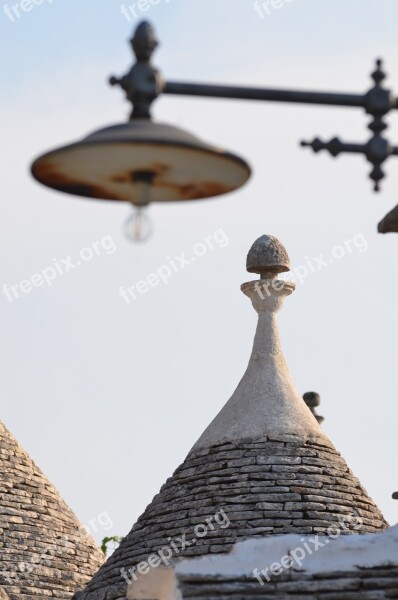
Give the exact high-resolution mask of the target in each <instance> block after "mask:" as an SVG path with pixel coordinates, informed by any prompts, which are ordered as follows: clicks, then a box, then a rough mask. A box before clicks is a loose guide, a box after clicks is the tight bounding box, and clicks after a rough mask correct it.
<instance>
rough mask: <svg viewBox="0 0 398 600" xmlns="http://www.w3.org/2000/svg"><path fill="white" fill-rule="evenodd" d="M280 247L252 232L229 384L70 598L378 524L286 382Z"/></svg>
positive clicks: (117, 592) (89, 599)
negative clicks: (240, 340)
mask: <svg viewBox="0 0 398 600" xmlns="http://www.w3.org/2000/svg"><path fill="white" fill-rule="evenodd" d="M288 268H289V259H288V256H287V253H286V250H285V249H284V247H283V246H282V245H281V244H280V242H279V241H278V240H276V239H275V238H273V237H272V236H262V237H261V238H259V240H257V242H255V244H254V246H253V247H252V249H251V250H250V252H249V255H248V270H249V271H250V272H251V273H259V274H260V275H261V279H260V280H257V281H250V282H248V283H244V284H243V285H242V291H243V293H244V294H245V295H246V296H248V297H249V298H250V299H251V302H252V304H253V307H254V308H255V310H256V312H257V313H258V325H257V331H256V335H255V339H254V345H253V351H252V354H251V357H250V361H249V365H248V367H247V370H246V373H245V374H244V376H243V378H242V380H241V382H240V384H239V385H238V387H237V389H236V391H235V392H234V394H233V395H232V397H231V398H230V400H229V401H228V402H227V404H226V405H225V406H224V407H223V409H222V410H221V411H220V413H219V414H218V415H217V416H216V417H215V419H214V420H213V421H212V423H211V424H210V425H209V427H208V428H207V429H206V430H205V432H204V433H203V435H202V436H201V437H200V439H199V440H198V441H197V442H196V444H195V445H194V446H193V448H192V450H191V451H190V452H189V454H188V456H187V458H186V459H185V461H184V463H183V464H182V465H181V466H180V467H178V469H177V470H176V471H175V473H174V474H173V476H172V477H171V478H170V479H168V480H167V482H166V483H165V484H164V486H163V487H162V488H161V490H160V492H159V494H158V495H157V496H155V498H154V499H153V501H152V502H151V504H150V505H149V506H148V507H147V509H146V510H145V512H144V513H143V515H142V516H141V517H140V518H139V519H138V521H137V523H136V524H135V525H134V527H133V529H132V530H131V532H130V533H129V534H128V536H127V537H126V538H125V539H124V541H123V542H122V544H121V545H120V547H119V548H118V549H117V550H116V552H115V553H114V554H113V555H112V556H111V557H110V559H109V560H108V561H107V563H105V565H104V566H103V567H102V568H101V569H100V571H99V572H98V573H97V575H96V576H95V577H94V578H93V579H92V581H91V582H90V583H89V585H88V586H87V587H86V589H85V590H84V592H82V593H79V594H77V595H76V598H77V599H78V600H116V599H120V598H124V597H125V596H126V591H127V585H128V582H132V581H133V580H135V577H136V574H137V573H141V574H146V573H147V572H148V571H149V570H150V569H151V568H155V567H156V566H157V565H159V562H160V561H162V563H163V564H166V562H167V561H170V560H172V559H174V558H180V557H182V556H199V555H204V554H209V553H219V552H227V551H229V550H230V549H231V548H232V545H233V544H234V543H235V542H236V541H241V540H244V539H248V538H255V537H263V536H269V535H272V534H280V533H298V534H312V533H316V534H326V533H327V532H328V528H329V527H330V526H338V527H339V528H341V532H342V533H357V532H358V517H360V522H361V529H360V531H361V533H373V532H378V531H381V530H383V529H385V528H386V527H387V526H388V525H387V523H386V521H385V520H384V518H383V515H382V514H381V512H380V510H379V509H378V507H377V506H376V505H375V503H374V502H373V500H372V499H371V498H370V497H369V496H368V494H367V492H366V491H365V489H364V488H363V487H362V485H361V484H360V482H359V481H358V479H357V478H356V477H355V476H354V475H353V473H352V472H351V470H350V469H349V468H348V466H347V464H346V462H345V460H344V459H343V458H342V457H341V456H340V454H339V453H338V451H337V450H336V449H335V448H334V446H333V445H332V443H331V442H330V440H329V439H328V438H327V436H326V435H325V434H324V432H323V431H322V429H321V427H320V426H319V424H318V422H317V420H316V418H315V417H314V415H313V414H312V413H311V410H310V409H309V408H308V407H307V406H306V404H305V402H304V400H303V399H302V397H301V395H300V394H299V393H298V391H297V390H296V389H295V387H294V385H293V383H292V381H291V377H290V374H289V372H288V369H287V366H286V363H285V359H284V357H283V354H282V351H281V347H280V342H279V334H278V327H277V323H276V312H277V311H278V310H279V309H280V308H281V306H282V303H283V301H284V298H285V297H286V296H288V295H290V294H291V293H292V292H293V291H294V285H293V284H292V283H289V282H287V281H280V280H278V279H276V276H277V274H278V273H280V272H282V271H286V270H288Z"/></svg>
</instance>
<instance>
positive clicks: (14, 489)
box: [0, 421, 103, 600]
mask: <svg viewBox="0 0 398 600" xmlns="http://www.w3.org/2000/svg"><path fill="white" fill-rule="evenodd" d="M102 563H103V554H102V553H101V551H100V550H99V549H98V547H97V546H96V544H95V542H94V540H92V538H91V537H90V536H88V535H87V533H86V531H85V529H84V528H83V526H82V525H81V524H80V523H79V521H78V519H77V518H76V517H75V515H74V514H73V512H72V511H71V509H70V508H69V507H68V506H67V505H66V504H65V502H64V501H63V500H62V498H61V497H60V495H59V494H58V492H57V490H56V489H55V488H54V486H53V485H52V484H51V483H50V482H49V481H48V479H47V478H46V477H45V475H43V473H42V472H41V471H40V469H38V467H37V466H36V465H35V464H34V462H33V461H32V460H31V459H30V458H29V456H28V454H27V453H26V452H25V451H24V450H23V448H21V446H20V445H19V444H18V442H17V441H16V439H15V438H14V437H13V436H12V434H11V433H10V432H9V431H8V429H7V428H6V427H5V425H4V424H3V423H2V422H1V421H0V599H1V600H3V598H4V599H5V600H8V599H9V600H35V599H36V598H37V599H38V598H40V599H43V598H57V599H61V598H71V597H72V596H73V594H74V592H75V591H76V590H78V589H79V588H82V587H83V586H84V585H85V584H86V583H87V581H88V580H89V579H90V577H92V575H93V574H94V573H95V572H96V571H97V569H99V567H100V566H101V564H102Z"/></svg>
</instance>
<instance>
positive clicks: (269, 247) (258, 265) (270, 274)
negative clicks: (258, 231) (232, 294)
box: [246, 235, 290, 279]
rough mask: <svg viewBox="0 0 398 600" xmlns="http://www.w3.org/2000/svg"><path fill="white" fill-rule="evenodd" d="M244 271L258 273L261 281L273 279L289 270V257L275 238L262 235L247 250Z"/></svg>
mask: <svg viewBox="0 0 398 600" xmlns="http://www.w3.org/2000/svg"><path fill="white" fill-rule="evenodd" d="M246 269H247V270H248V272H249V273H258V274H259V275H260V276H261V279H274V278H275V277H276V276H277V275H278V273H284V272H285V271H289V270H290V259H289V255H288V253H287V251H286V249H285V247H284V246H283V244H281V242H280V241H279V240H278V239H277V238H276V237H274V236H273V235H262V236H261V237H259V238H258V239H257V240H256V241H255V242H254V244H253V246H252V247H251V248H250V250H249V254H248V255H247V261H246Z"/></svg>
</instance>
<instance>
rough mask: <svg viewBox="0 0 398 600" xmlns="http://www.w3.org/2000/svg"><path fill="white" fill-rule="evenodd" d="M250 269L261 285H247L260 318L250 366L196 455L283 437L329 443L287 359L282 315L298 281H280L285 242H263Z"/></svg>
mask: <svg viewBox="0 0 398 600" xmlns="http://www.w3.org/2000/svg"><path fill="white" fill-rule="evenodd" d="M246 265H247V270H248V271H249V273H258V274H259V275H260V280H254V281H249V282H247V283H244V284H242V286H241V290H242V292H243V293H244V294H245V295H246V296H248V297H249V298H250V300H251V302H252V305H253V307H254V309H255V310H256V312H257V313H258V325H257V331H256V335H255V338H254V344H253V351H252V354H251V357H250V361H249V365H248V367H247V370H246V373H245V374H244V376H243V378H242V380H241V382H240V384H239V385H238V387H237V389H236V391H235V393H234V394H233V396H232V398H231V399H230V400H229V401H228V402H227V404H226V405H225V406H224V408H223V409H222V410H221V411H220V413H219V414H218V415H217V416H216V418H215V419H214V420H213V421H212V423H211V424H210V425H209V427H208V428H207V429H206V431H205V432H204V433H203V435H202V436H201V437H200V439H199V440H198V442H197V443H196V444H195V446H194V448H193V449H194V450H198V449H199V448H204V447H208V446H211V445H213V444H215V443H220V442H230V441H237V440H241V439H246V438H255V437H260V436H264V435H266V436H272V435H281V434H293V435H300V436H302V437H305V438H311V439H314V438H320V439H323V438H324V434H323V432H322V430H321V429H320V427H319V425H318V423H317V422H316V420H315V419H314V417H313V415H312V414H311V411H310V410H309V409H308V407H307V406H306V404H305V402H303V398H302V396H301V395H300V394H299V392H298V391H297V390H296V388H295V386H294V384H293V382H292V380H291V377H290V374H289V371H288V368H287V365H286V362H285V359H284V356H283V354H282V350H281V345H280V339H279V331H278V325H277V322H276V312H277V311H278V310H280V309H281V308H282V305H283V302H284V299H285V298H286V297H287V296H289V295H290V294H292V292H293V291H294V289H295V285H294V284H293V283H292V282H289V281H285V280H280V279H277V276H278V274H279V273H282V272H286V271H288V270H289V269H290V260H289V256H288V254H287V252H286V250H285V248H284V247H283V245H282V244H281V242H280V241H279V240H277V239H276V238H275V237H273V236H270V235H263V236H261V237H260V238H258V239H257V240H256V241H255V242H254V244H253V246H252V247H251V249H250V251H249V254H248V256H247V263H246Z"/></svg>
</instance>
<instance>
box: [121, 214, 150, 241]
mask: <svg viewBox="0 0 398 600" xmlns="http://www.w3.org/2000/svg"><path fill="white" fill-rule="evenodd" d="M133 210H134V212H133V214H132V215H130V216H129V218H128V219H127V221H126V222H125V225H124V231H125V234H126V236H127V239H128V240H130V241H131V242H146V241H147V240H148V239H149V238H150V237H151V234H152V222H151V220H150V218H149V217H148V214H147V208H146V207H142V206H137V207H134V208H133Z"/></svg>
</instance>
